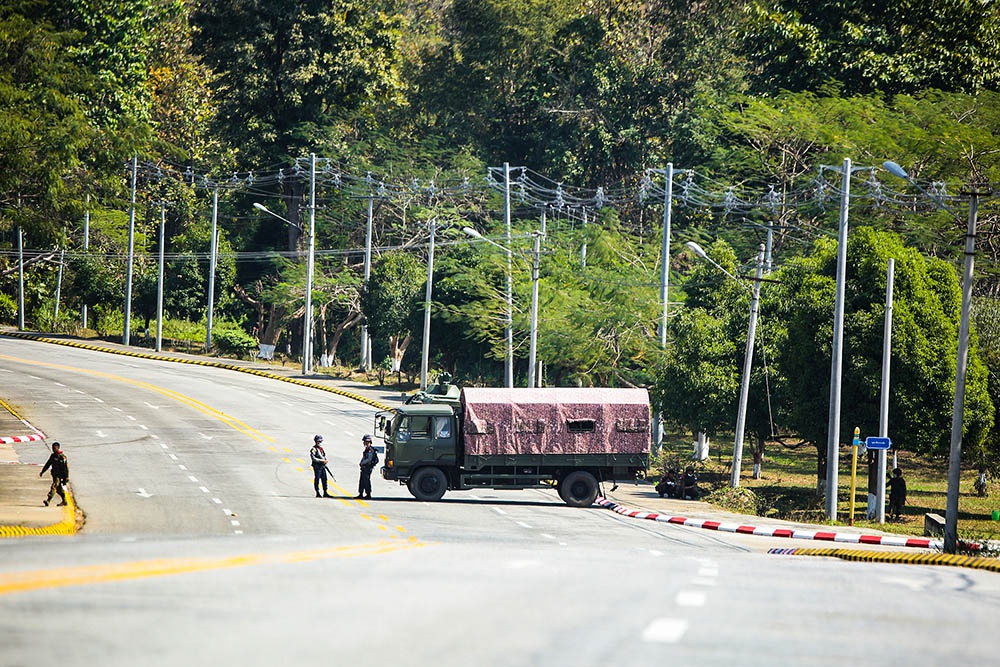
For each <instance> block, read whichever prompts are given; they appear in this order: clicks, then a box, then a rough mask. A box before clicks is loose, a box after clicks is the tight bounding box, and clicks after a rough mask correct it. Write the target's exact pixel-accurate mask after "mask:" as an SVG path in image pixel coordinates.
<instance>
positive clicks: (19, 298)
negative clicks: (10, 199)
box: [17, 225, 24, 331]
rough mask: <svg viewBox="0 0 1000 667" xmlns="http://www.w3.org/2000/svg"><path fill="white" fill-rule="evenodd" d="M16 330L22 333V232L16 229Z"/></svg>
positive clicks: (19, 228) (18, 228) (19, 227)
mask: <svg viewBox="0 0 1000 667" xmlns="http://www.w3.org/2000/svg"><path fill="white" fill-rule="evenodd" d="M17 330H18V331H24V231H23V230H22V229H21V226H20V225H18V227H17Z"/></svg>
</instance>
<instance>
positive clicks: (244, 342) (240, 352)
mask: <svg viewBox="0 0 1000 667" xmlns="http://www.w3.org/2000/svg"><path fill="white" fill-rule="evenodd" d="M212 345H213V347H215V348H217V349H218V350H219V352H220V353H222V354H226V355H234V356H236V357H240V358H242V357H244V356H249V355H251V354H252V353H254V352H256V351H257V347H258V344H257V339H256V338H254V337H253V336H251V335H250V334H248V333H247V332H246V331H243V329H216V330H215V331H214V332H213V333H212Z"/></svg>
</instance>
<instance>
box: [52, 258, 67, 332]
mask: <svg viewBox="0 0 1000 667" xmlns="http://www.w3.org/2000/svg"><path fill="white" fill-rule="evenodd" d="M65 258H66V249H65V248H63V249H62V250H60V251H59V272H58V273H57V274H56V305H55V307H54V308H53V309H52V328H53V329H55V328H56V327H58V326H59V298H60V294H62V274H63V264H64V260H65Z"/></svg>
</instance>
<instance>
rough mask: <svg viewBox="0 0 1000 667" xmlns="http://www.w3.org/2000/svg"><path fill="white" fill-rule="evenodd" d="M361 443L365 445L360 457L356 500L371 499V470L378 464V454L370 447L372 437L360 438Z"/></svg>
mask: <svg viewBox="0 0 1000 667" xmlns="http://www.w3.org/2000/svg"><path fill="white" fill-rule="evenodd" d="M361 442H363V443H364V445H365V451H364V453H363V454H362V455H361V463H360V464H359V465H360V466H361V477H360V478H359V479H358V495H357V498H371V497H372V470H374V469H375V466H376V465H377V464H378V452H376V451H375V447H374V446H373V445H372V437H371V436H370V435H365V437H363V438H361Z"/></svg>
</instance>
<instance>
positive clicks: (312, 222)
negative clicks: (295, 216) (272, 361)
mask: <svg viewBox="0 0 1000 667" xmlns="http://www.w3.org/2000/svg"><path fill="white" fill-rule="evenodd" d="M315 158H316V156H315V155H313V160H314V162H313V169H312V173H311V177H310V180H311V181H312V183H315V180H313V179H315V173H316V172H315ZM312 191H313V193H315V188H312ZM315 203H316V200H315V194H313V195H311V196H310V202H309V207H310V210H309V241H308V243H309V250H308V252H309V258H308V260H307V264H306V306H305V313H304V320H303V327H304V329H305V332H304V333H303V336H302V346H303V347H302V374H303V375H306V374H307V373H309V371H310V369H311V368H312V355H311V354H309V353H308V350H309V346H310V345H311V334H312V332H311V331H310V329H311V325H312V282H313V276H312V274H313V253H314V252H315V247H316V206H315ZM253 207H254V208H255V209H257V210H258V211H262V212H264V213H267V214H268V215H270V216H271V217H274V218H277V219H278V220H281V221H282V222H284V223H285V224H288V225H291V226H292V227H295V228H296V229H298V230H299V231H301V230H302V227H301V226H300V225H297V224H295V223H294V222H292V221H291V220H289V219H288V218H285V217H282V216H280V215H278V214H277V213H275V212H274V211H272V210H271V209H269V208H267V207H266V206H264V205H263V204H261V203H260V202H254V203H253Z"/></svg>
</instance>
